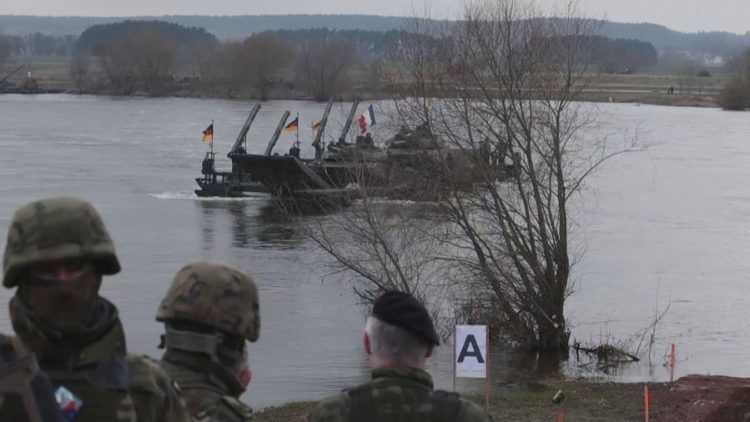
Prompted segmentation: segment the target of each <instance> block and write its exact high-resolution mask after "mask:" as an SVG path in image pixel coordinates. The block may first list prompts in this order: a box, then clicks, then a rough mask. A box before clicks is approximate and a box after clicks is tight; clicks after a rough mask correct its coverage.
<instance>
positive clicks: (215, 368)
mask: <svg viewBox="0 0 750 422" xmlns="http://www.w3.org/2000/svg"><path fill="white" fill-rule="evenodd" d="M156 320H157V321H161V322H164V323H165V324H164V326H165V334H164V336H162V347H166V349H167V350H166V352H165V353H164V356H163V357H162V360H161V364H162V367H163V368H164V369H166V371H167V372H168V373H169V375H170V376H172V378H173V379H174V380H175V381H177V383H178V384H179V386H180V389H181V391H182V393H183V396H184V397H185V404H186V406H187V408H188V411H189V412H190V414H191V415H192V416H193V417H194V418H195V419H197V420H199V421H248V420H251V419H252V409H250V407H249V406H247V405H246V404H244V403H242V402H241V401H240V400H239V397H240V395H241V394H242V393H243V392H244V391H245V388H247V385H248V384H249V383H250V378H251V377H252V373H251V372H250V368H249V367H248V365H247V346H246V340H248V341H252V342H254V341H256V340H258V335H259V334H260V313H259V308H258V290H257V288H256V286H255V282H254V281H253V279H252V278H250V277H249V276H248V275H246V274H243V273H241V272H239V271H237V270H235V269H232V268H229V267H225V266H223V265H217V264H210V263H206V262H198V263H193V264H189V265H187V266H186V267H184V268H183V269H181V270H180V271H179V272H178V273H177V275H176V276H175V279H174V281H173V282H172V285H171V286H170V287H169V291H168V292H167V294H166V296H165V297H164V299H163V300H162V302H161V305H160V306H159V311H158V312H157V315H156Z"/></svg>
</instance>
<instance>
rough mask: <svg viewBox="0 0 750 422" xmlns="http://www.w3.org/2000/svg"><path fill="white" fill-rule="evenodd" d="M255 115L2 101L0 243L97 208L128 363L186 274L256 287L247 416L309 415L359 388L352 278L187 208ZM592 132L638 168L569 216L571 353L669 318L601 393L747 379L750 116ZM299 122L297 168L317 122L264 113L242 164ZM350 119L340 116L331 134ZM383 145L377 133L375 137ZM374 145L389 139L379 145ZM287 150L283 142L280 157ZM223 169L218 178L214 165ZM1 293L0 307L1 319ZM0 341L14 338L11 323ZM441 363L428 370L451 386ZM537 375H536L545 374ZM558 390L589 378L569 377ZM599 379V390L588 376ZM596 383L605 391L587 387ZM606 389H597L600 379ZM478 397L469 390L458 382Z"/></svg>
mask: <svg viewBox="0 0 750 422" xmlns="http://www.w3.org/2000/svg"><path fill="white" fill-rule="evenodd" d="M251 106H252V103H248V102H243V101H228V100H198V99H144V98H107V97H87V96H67V95H46V96H15V95H4V96H0V127H2V128H3V129H2V130H0V176H2V177H1V178H0V180H2V183H0V238H3V239H4V238H5V236H6V232H7V225H8V222H9V220H10V218H11V217H12V214H13V211H14V210H15V209H16V208H18V207H19V206H21V205H23V204H25V203H27V202H28V201H31V200H34V199H37V198H40V197H45V196H53V195H74V196H78V197H82V198H85V199H87V200H89V201H91V202H92V203H93V204H94V205H95V206H96V207H97V208H98V209H99V211H100V212H101V214H102V215H103V217H104V219H105V222H106V224H107V226H108V227H109V229H110V232H111V234H112V236H113V238H114V239H115V242H116V246H117V249H118V254H119V255H120V259H121V262H122V264H123V268H124V270H123V272H122V273H121V274H119V275H117V276H115V277H110V278H105V281H104V283H103V287H102V294H103V295H104V296H106V297H108V298H109V299H111V300H112V301H113V302H115V303H116V304H117V305H118V307H119V309H120V312H121V314H122V319H123V321H124V324H125V328H126V331H127V337H128V347H129V349H130V351H131V352H135V353H143V354H149V355H152V356H155V357H158V356H159V351H158V349H157V348H156V345H157V343H158V336H159V334H160V333H161V327H160V325H159V324H157V323H156V322H155V321H154V315H155V312H156V307H157V305H158V303H159V301H160V299H161V297H162V295H163V294H164V292H165V291H166V289H167V286H168V285H169V283H170V281H171V278H172V277H173V275H174V274H175V273H176V272H177V270H178V269H179V268H180V267H181V266H183V265H184V264H185V263H187V262H190V261H196V260H213V261H219V262H223V263H226V264H228V265H232V266H235V267H238V268H240V269H242V270H244V271H247V272H248V273H250V274H252V275H253V276H254V277H255V278H256V280H257V282H258V284H259V290H260V296H261V297H260V299H261V312H262V330H261V337H260V341H259V342H257V343H255V344H252V345H251V352H250V361H251V365H252V367H253V369H254V379H253V384H252V385H251V388H250V390H249V391H248V393H246V394H245V396H244V399H245V400H246V401H247V402H249V403H250V404H251V405H253V406H256V407H263V406H267V405H272V404H279V403H282V402H286V401H291V400H304V399H307V400H312V399H317V398H320V397H321V396H324V395H327V394H330V393H331V392H334V391H337V390H339V389H340V388H343V387H345V386H347V385H351V384H354V383H359V382H361V381H363V380H365V379H366V377H367V373H368V370H367V362H366V360H365V358H364V356H363V353H362V351H361V346H360V336H361V330H362V326H363V323H364V313H363V310H362V309H361V308H360V307H359V306H358V305H357V300H356V298H355V297H354V295H353V293H352V290H351V284H350V283H349V282H348V281H349V280H347V278H346V277H340V276H336V277H331V276H330V275H329V274H328V271H327V269H326V268H324V267H322V266H321V265H319V262H320V261H321V260H322V258H323V256H322V255H321V254H320V252H318V251H317V249H316V248H315V247H314V245H312V244H311V243H310V242H309V241H307V240H306V239H305V237H304V236H303V235H302V234H301V233H299V231H297V230H295V227H294V226H291V225H287V224H284V223H283V222H281V220H280V219H279V218H278V216H277V215H276V214H275V213H274V211H273V209H272V208H270V207H268V202H267V200H266V199H264V198H254V199H247V200H199V199H197V198H195V197H194V195H193V194H192V191H193V189H194V188H195V186H194V185H195V182H194V181H193V178H194V177H196V176H198V175H199V172H200V161H201V158H202V156H203V154H204V153H205V151H206V145H205V144H203V143H202V142H201V140H200V138H201V131H202V130H203V129H205V127H206V126H208V124H209V123H211V120H212V119H213V120H214V127H215V139H216V149H217V152H218V153H219V154H218V155H217V157H222V158H223V157H224V153H226V152H227V150H228V149H229V147H230V145H231V143H232V142H233V140H234V137H235V136H236V134H237V132H238V131H239V129H240V127H241V126H242V123H243V122H244V120H245V118H246V116H247V113H248V111H249V109H250V108H251ZM595 108H597V109H598V110H599V113H600V118H601V125H600V128H599V129H600V132H601V133H603V134H606V135H609V138H610V139H611V140H614V141H621V140H622V139H623V138H626V137H629V136H633V135H637V136H638V138H639V140H640V142H641V143H643V144H646V145H648V149H647V151H646V152H639V153H630V154H625V155H622V156H619V157H616V158H615V159H613V160H611V161H610V162H609V163H607V165H606V166H605V167H603V168H602V169H601V170H600V171H599V172H597V173H595V174H594V175H593V177H592V178H591V179H590V180H589V183H588V185H587V187H586V190H585V191H584V194H583V197H582V198H581V200H580V201H579V202H578V203H577V204H578V205H577V207H576V209H575V211H574V213H575V221H576V223H577V227H576V228H575V234H574V237H575V239H576V247H575V249H576V255H577V256H579V257H580V258H579V259H578V262H577V264H576V267H575V268H574V272H573V279H574V282H575V288H576V291H575V293H574V295H573V296H572V297H571V298H570V299H569V302H568V305H567V314H568V319H569V323H570V324H572V326H573V337H575V338H576V339H579V340H582V341H584V342H587V341H593V342H598V341H601V340H603V339H613V340H612V341H624V340H627V339H628V338H629V337H631V336H632V335H634V334H635V333H636V332H638V330H640V329H642V328H644V327H646V326H648V325H649V323H650V321H651V320H652V319H653V317H654V315H655V312H656V310H655V309H657V308H658V309H661V310H663V309H665V307H666V306H669V309H668V311H667V313H666V315H665V316H664V318H663V319H662V321H661V322H660V323H659V324H658V325H657V327H656V339H657V340H656V343H655V344H654V348H653V350H654V353H653V357H654V363H655V364H654V365H651V366H648V365H640V366H633V367H631V368H626V369H624V370H622V371H618V372H617V373H616V374H614V375H610V376H608V377H610V378H612V379H617V380H624V381H638V380H643V379H664V378H666V377H667V376H668V375H667V372H666V369H665V368H663V367H662V366H661V365H660V364H661V362H662V361H663V355H664V353H665V352H666V350H667V347H668V345H669V343H672V342H673V343H675V344H676V345H677V353H678V363H677V370H676V374H677V375H678V376H679V375H684V374H687V373H696V372H699V373H712V374H727V375H738V376H750V364H748V363H747V361H746V360H745V359H743V357H744V355H745V349H746V348H747V346H748V345H750V329H748V324H747V323H746V321H747V320H748V317H750V311H747V309H748V307H747V306H746V303H745V301H746V299H747V298H749V297H750V284H748V280H747V275H748V274H749V273H750V236H749V235H748V234H749V233H750V191H748V188H747V182H748V180H750V113H728V112H721V111H719V110H711V109H697V108H668V107H653V106H636V105H633V104H604V105H599V106H596V107H595ZM287 109H288V110H290V111H292V113H299V114H300V127H301V128H302V130H301V132H300V136H301V138H302V141H303V155H312V148H311V147H310V146H309V143H310V142H309V141H310V138H311V136H312V135H311V132H310V131H309V130H307V129H306V128H308V127H309V126H310V125H311V124H312V123H313V122H314V121H315V120H316V119H317V118H318V117H319V116H320V114H321V112H322V109H323V106H322V105H320V104H315V103H308V102H292V101H272V102H268V103H265V104H263V108H262V110H261V112H260V114H259V116H258V118H257V120H256V123H255V124H254V126H253V128H252V130H251V132H250V136H249V142H248V149H249V150H250V151H254V152H261V151H263V150H264V149H265V144H266V140H267V139H268V138H269V137H270V134H271V133H272V131H273V129H274V128H275V127H276V124H277V122H278V118H279V117H280V115H281V113H282V112H283V111H284V110H287ZM344 114H345V110H344V107H341V106H338V105H337V106H336V107H334V111H333V113H332V116H333V118H332V123H331V125H332V126H331V127H335V128H338V127H339V126H340V121H341V120H343V116H344ZM377 135H378V133H377V132H376V138H377ZM380 135H381V136H384V135H385V133H382V134H380ZM292 142H293V137H292V135H291V134H284V135H283V137H282V139H281V140H280V141H279V145H278V146H277V151H281V152H283V151H286V150H288V148H289V146H290V145H291V143H292ZM219 161H220V162H219V164H218V165H219V167H221V166H225V167H228V166H229V162H228V161H227V160H219ZM11 294H12V292H10V291H7V290H3V291H0V301H2V302H5V301H7V299H8V298H9V297H10V296H11ZM0 330H2V331H5V332H9V331H10V323H9V321H8V318H7V316H5V317H2V318H0ZM451 356H452V352H451V348H450V347H443V348H441V349H440V350H439V351H438V354H437V357H436V359H434V360H433V361H432V362H431V363H430V367H429V369H430V371H431V372H432V373H433V374H434V375H435V377H436V382H437V384H438V385H439V386H440V387H443V388H450V387H451V383H452V381H451V364H450V361H451ZM493 359H494V360H493V363H492V366H493V377H494V378H495V382H496V383H498V384H509V383H515V382H517V381H519V380H523V379H525V378H526V377H529V376H534V374H535V373H536V374H538V373H539V372H545V374H546V375H549V373H547V371H546V369H545V368H544V364H543V363H540V362H538V361H533V360H532V361H530V360H528V359H527V358H525V357H522V356H518V355H508V354H504V353H498V354H496V355H495V357H494V358H493ZM547 369H548V368H547ZM560 372H561V373H562V374H567V375H579V374H587V375H591V374H592V372H591V371H590V370H589V368H588V367H585V366H581V365H580V364H579V363H577V362H575V361H574V360H573V361H569V362H567V363H564V364H562V365H561V368H560ZM593 374H595V375H596V374H598V373H596V372H594V373H593ZM599 375H601V376H604V375H602V374H599ZM604 377H606V376H604ZM459 388H460V389H464V390H472V389H476V388H478V384H476V383H469V382H467V383H463V382H461V383H459Z"/></svg>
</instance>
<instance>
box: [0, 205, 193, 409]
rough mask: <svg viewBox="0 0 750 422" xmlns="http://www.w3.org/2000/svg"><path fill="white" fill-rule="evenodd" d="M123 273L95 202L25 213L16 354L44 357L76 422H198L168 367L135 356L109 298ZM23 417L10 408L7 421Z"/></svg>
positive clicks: (15, 250) (12, 264)
mask: <svg viewBox="0 0 750 422" xmlns="http://www.w3.org/2000/svg"><path fill="white" fill-rule="evenodd" d="M119 271H120V263H119V261H118V259H117V256H116V254H115V247H114V244H113V243H112V240H111V239H110V236H109V233H107V229H106V228H105V227H104V223H103V222H102V220H101V217H100V216H99V214H98V213H97V212H96V210H95V209H94V207H92V206H91V204H89V203H88V202H85V201H81V200H79V199H74V198H50V199H43V200H40V201H36V202H32V203H30V204H28V205H26V206H24V207H22V208H20V209H19V210H18V211H16V214H15V215H14V216H13V220H12V222H11V225H10V228H9V230H8V241H7V244H6V246H5V255H4V257H3V285H4V286H5V287H7V288H14V287H16V288H17V289H16V293H15V296H14V297H13V298H12V299H11V301H10V319H11V322H12V325H13V329H14V331H15V333H16V336H17V337H16V339H14V341H13V347H14V349H15V350H16V352H17V353H18V355H22V354H23V353H24V352H28V351H30V352H33V353H34V354H35V356H36V359H37V361H38V362H39V366H40V367H41V369H42V370H44V371H45V372H47V373H48V374H49V376H50V378H51V379H52V382H53V384H54V385H55V387H56V388H58V393H59V394H60V396H61V397H65V401H66V409H64V410H65V411H66V418H67V420H69V421H76V422H86V421H129V422H130V421H188V420H189V416H188V414H187V412H186V411H185V409H184V407H183V405H182V402H181V399H180V397H179V395H178V392H177V390H176V389H175V388H174V386H173V384H172V381H171V380H170V379H169V377H168V376H167V375H166V373H165V372H164V371H163V370H162V369H161V368H159V366H158V364H157V363H156V362H154V361H151V360H149V359H147V358H144V357H140V356H134V355H130V354H128V353H127V351H126V348H125V335H124V332H123V329H122V324H121V323H120V318H119V317H118V313H117V308H116V307H115V305H113V304H112V303H111V302H109V301H108V300H106V299H104V298H103V297H101V296H99V287H100V286H101V281H102V276H103V275H112V274H117V273H118V272H119ZM19 349H21V350H19ZM19 411H22V409H20V410H19V408H18V405H14V403H13V402H10V401H7V402H5V403H3V405H2V408H0V420H19V418H18V417H17V415H18V413H17V412H19ZM21 420H22V419H21Z"/></svg>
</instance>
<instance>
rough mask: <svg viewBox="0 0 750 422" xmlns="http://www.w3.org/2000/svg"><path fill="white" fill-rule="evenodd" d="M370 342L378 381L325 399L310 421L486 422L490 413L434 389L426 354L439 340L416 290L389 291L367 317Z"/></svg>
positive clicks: (368, 350) (367, 340)
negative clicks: (427, 366) (409, 291)
mask: <svg viewBox="0 0 750 422" xmlns="http://www.w3.org/2000/svg"><path fill="white" fill-rule="evenodd" d="M363 340H364V348H365V352H366V353H367V355H368V356H369V358H370V364H371V366H372V368H373V370H372V381H370V382H369V383H366V384H363V385H360V386H358V387H354V388H350V389H346V390H344V391H343V392H341V393H339V394H336V395H335V396H332V397H330V398H328V399H326V400H324V401H322V402H320V403H318V405H317V406H316V407H315V410H313V412H312V413H311V414H310V416H309V417H308V420H309V421H310V422H345V421H351V422H354V421H356V422H366V421H386V420H394V421H396V420H397V421H402V422H412V421H414V422H416V421H420V422H432V421H446V422H447V421H458V422H475V421H476V422H485V421H490V420H491V419H490V417H489V416H487V414H486V413H485V412H484V411H483V410H482V409H481V408H480V407H479V406H477V405H476V404H474V403H471V402H469V401H466V400H463V399H462V398H461V397H459V395H458V394H456V393H448V392H445V391H440V390H433V384H432V378H431V377H430V374H428V373H427V372H425V370H424V367H425V360H426V359H427V358H428V357H430V356H432V352H433V348H434V347H435V346H437V345H439V341H438V336H437V333H435V328H434V326H433V324H432V320H431V319H430V316H429V314H428V313H427V310H426V309H425V308H424V306H422V304H420V303H419V302H418V301H417V300H416V299H414V297H412V296H411V295H408V294H405V293H401V292H395V291H391V292H386V293H384V294H383V295H382V296H380V297H379V298H378V299H377V300H376V301H375V304H374V305H373V308H372V315H371V316H370V317H369V318H368V319H367V325H366V327H365V333H364V339H363Z"/></svg>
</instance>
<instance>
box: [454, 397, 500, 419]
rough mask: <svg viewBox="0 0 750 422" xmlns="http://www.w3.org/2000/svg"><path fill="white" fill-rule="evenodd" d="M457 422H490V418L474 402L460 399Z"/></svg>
mask: <svg viewBox="0 0 750 422" xmlns="http://www.w3.org/2000/svg"><path fill="white" fill-rule="evenodd" d="M461 401H462V404H461V409H460V410H459V411H458V419H457V422H492V417H491V416H490V415H488V414H487V412H485V411H484V409H482V408H481V407H479V405H477V404H476V403H474V402H471V401H468V400H465V399H461Z"/></svg>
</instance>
